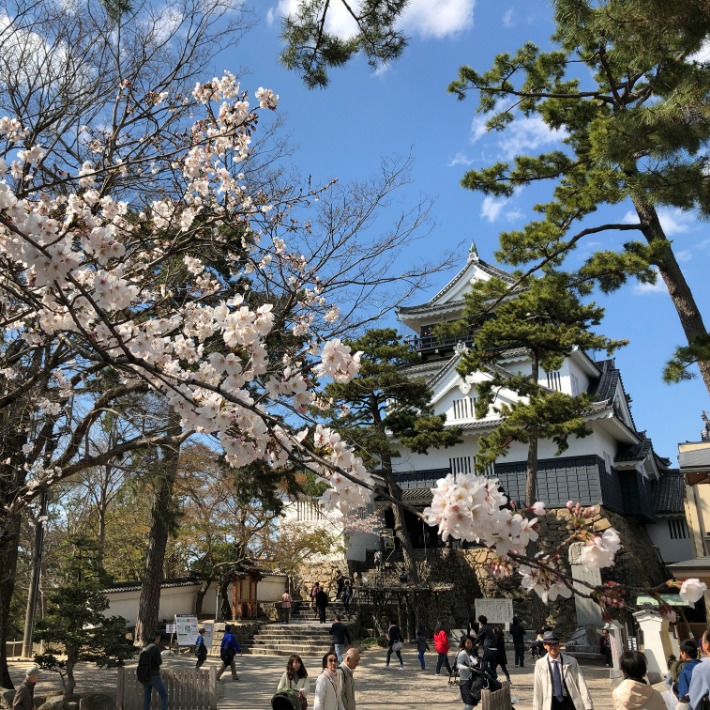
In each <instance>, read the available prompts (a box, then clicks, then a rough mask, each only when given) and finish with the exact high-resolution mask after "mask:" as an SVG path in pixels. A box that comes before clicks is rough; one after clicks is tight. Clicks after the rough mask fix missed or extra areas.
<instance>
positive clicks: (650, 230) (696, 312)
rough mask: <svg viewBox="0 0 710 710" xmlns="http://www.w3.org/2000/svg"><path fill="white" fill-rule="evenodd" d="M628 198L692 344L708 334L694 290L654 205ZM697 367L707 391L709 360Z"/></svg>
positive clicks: (708, 388) (639, 199)
mask: <svg viewBox="0 0 710 710" xmlns="http://www.w3.org/2000/svg"><path fill="white" fill-rule="evenodd" d="M631 199H632V201H633V203H634V207H635V208H636V212H637V214H638V216H639V219H640V222H641V231H642V232H643V235H644V237H645V238H646V241H647V242H648V243H649V244H650V245H651V246H657V247H661V249H660V254H657V255H656V256H655V258H654V263H655V265H656V266H658V271H659V273H660V274H661V278H662V279H663V281H664V283H665V284H666V287H667V288H668V293H669V294H670V297H671V300H672V301H673V305H674V306H675V309H676V312H677V313H678V318H679V319H680V323H681V326H682V327H683V332H684V333H685V337H686V339H687V341H688V344H689V345H692V344H693V343H694V342H695V340H696V339H697V338H698V337H699V336H703V335H707V332H708V331H707V328H706V327H705V323H704V322H703V317H702V315H701V313H700V309H699V308H698V304H697V303H696V302H695V298H694V297H693V292H692V291H691V290H690V286H688V282H687V281H686V280H685V276H684V274H683V271H682V269H681V268H680V266H679V265H678V261H677V259H676V257H675V254H674V253H673V248H672V246H671V243H670V242H669V241H668V239H667V237H666V234H665V232H664V231H663V227H661V222H660V220H659V219H658V212H657V211H656V208H655V207H654V206H653V205H650V204H648V203H647V202H645V201H644V200H643V199H642V198H639V197H636V196H634V195H632V196H631ZM698 369H699V370H700V375H701V376H702V378H703V382H704V383H705V388H706V389H707V391H708V393H709V394H710V361H707V360H699V361H698Z"/></svg>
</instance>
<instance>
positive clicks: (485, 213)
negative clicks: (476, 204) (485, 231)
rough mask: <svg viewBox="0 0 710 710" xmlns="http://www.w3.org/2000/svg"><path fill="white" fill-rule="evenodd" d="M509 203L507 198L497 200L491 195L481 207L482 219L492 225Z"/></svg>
mask: <svg viewBox="0 0 710 710" xmlns="http://www.w3.org/2000/svg"><path fill="white" fill-rule="evenodd" d="M507 203H508V198H507V197H499V198H495V197H491V196H490V195H488V196H486V197H485V198H484V200H483V204H482V205H481V217H483V218H485V219H487V220H488V221H489V222H491V224H492V223H493V222H495V221H496V220H497V219H498V215H499V214H500V213H501V210H502V209H503V208H504V207H505V206H506V204H507Z"/></svg>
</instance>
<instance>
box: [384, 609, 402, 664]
mask: <svg viewBox="0 0 710 710" xmlns="http://www.w3.org/2000/svg"><path fill="white" fill-rule="evenodd" d="M387 636H388V638H389V645H388V646H387V661H386V663H385V668H389V667H390V658H391V657H392V653H396V654H397V658H399V670H401V671H403V670H404V661H403V660H402V649H403V648H404V639H403V638H402V632H401V631H400V630H399V626H397V624H395V623H394V622H393V621H390V622H389V626H388V627H387Z"/></svg>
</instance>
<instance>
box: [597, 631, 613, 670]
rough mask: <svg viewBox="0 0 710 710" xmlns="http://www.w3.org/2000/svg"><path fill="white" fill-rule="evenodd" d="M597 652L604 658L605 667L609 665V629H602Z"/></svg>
mask: <svg viewBox="0 0 710 710" xmlns="http://www.w3.org/2000/svg"><path fill="white" fill-rule="evenodd" d="M599 653H600V654H601V655H602V657H603V658H604V663H606V667H607V668H610V667H611V636H610V635H609V629H602V635H601V636H600V637H599Z"/></svg>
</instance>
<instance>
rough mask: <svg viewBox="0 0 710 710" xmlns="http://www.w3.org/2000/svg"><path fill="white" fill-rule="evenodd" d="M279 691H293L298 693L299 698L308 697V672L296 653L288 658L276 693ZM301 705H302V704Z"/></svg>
mask: <svg viewBox="0 0 710 710" xmlns="http://www.w3.org/2000/svg"><path fill="white" fill-rule="evenodd" d="M280 690H295V691H297V692H298V694H299V697H304V698H306V697H308V690H309V680H308V671H307V670H306V667H305V666H304V665H303V661H302V660H301V657H300V656H299V655H298V654H297V653H294V654H292V655H290V656H289V657H288V662H287V663H286V670H285V671H284V672H283V675H282V676H281V680H280V681H279V685H278V687H277V688H276V692H277V693H278V692H279V691H280ZM301 704H302V705H303V702H301Z"/></svg>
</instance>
